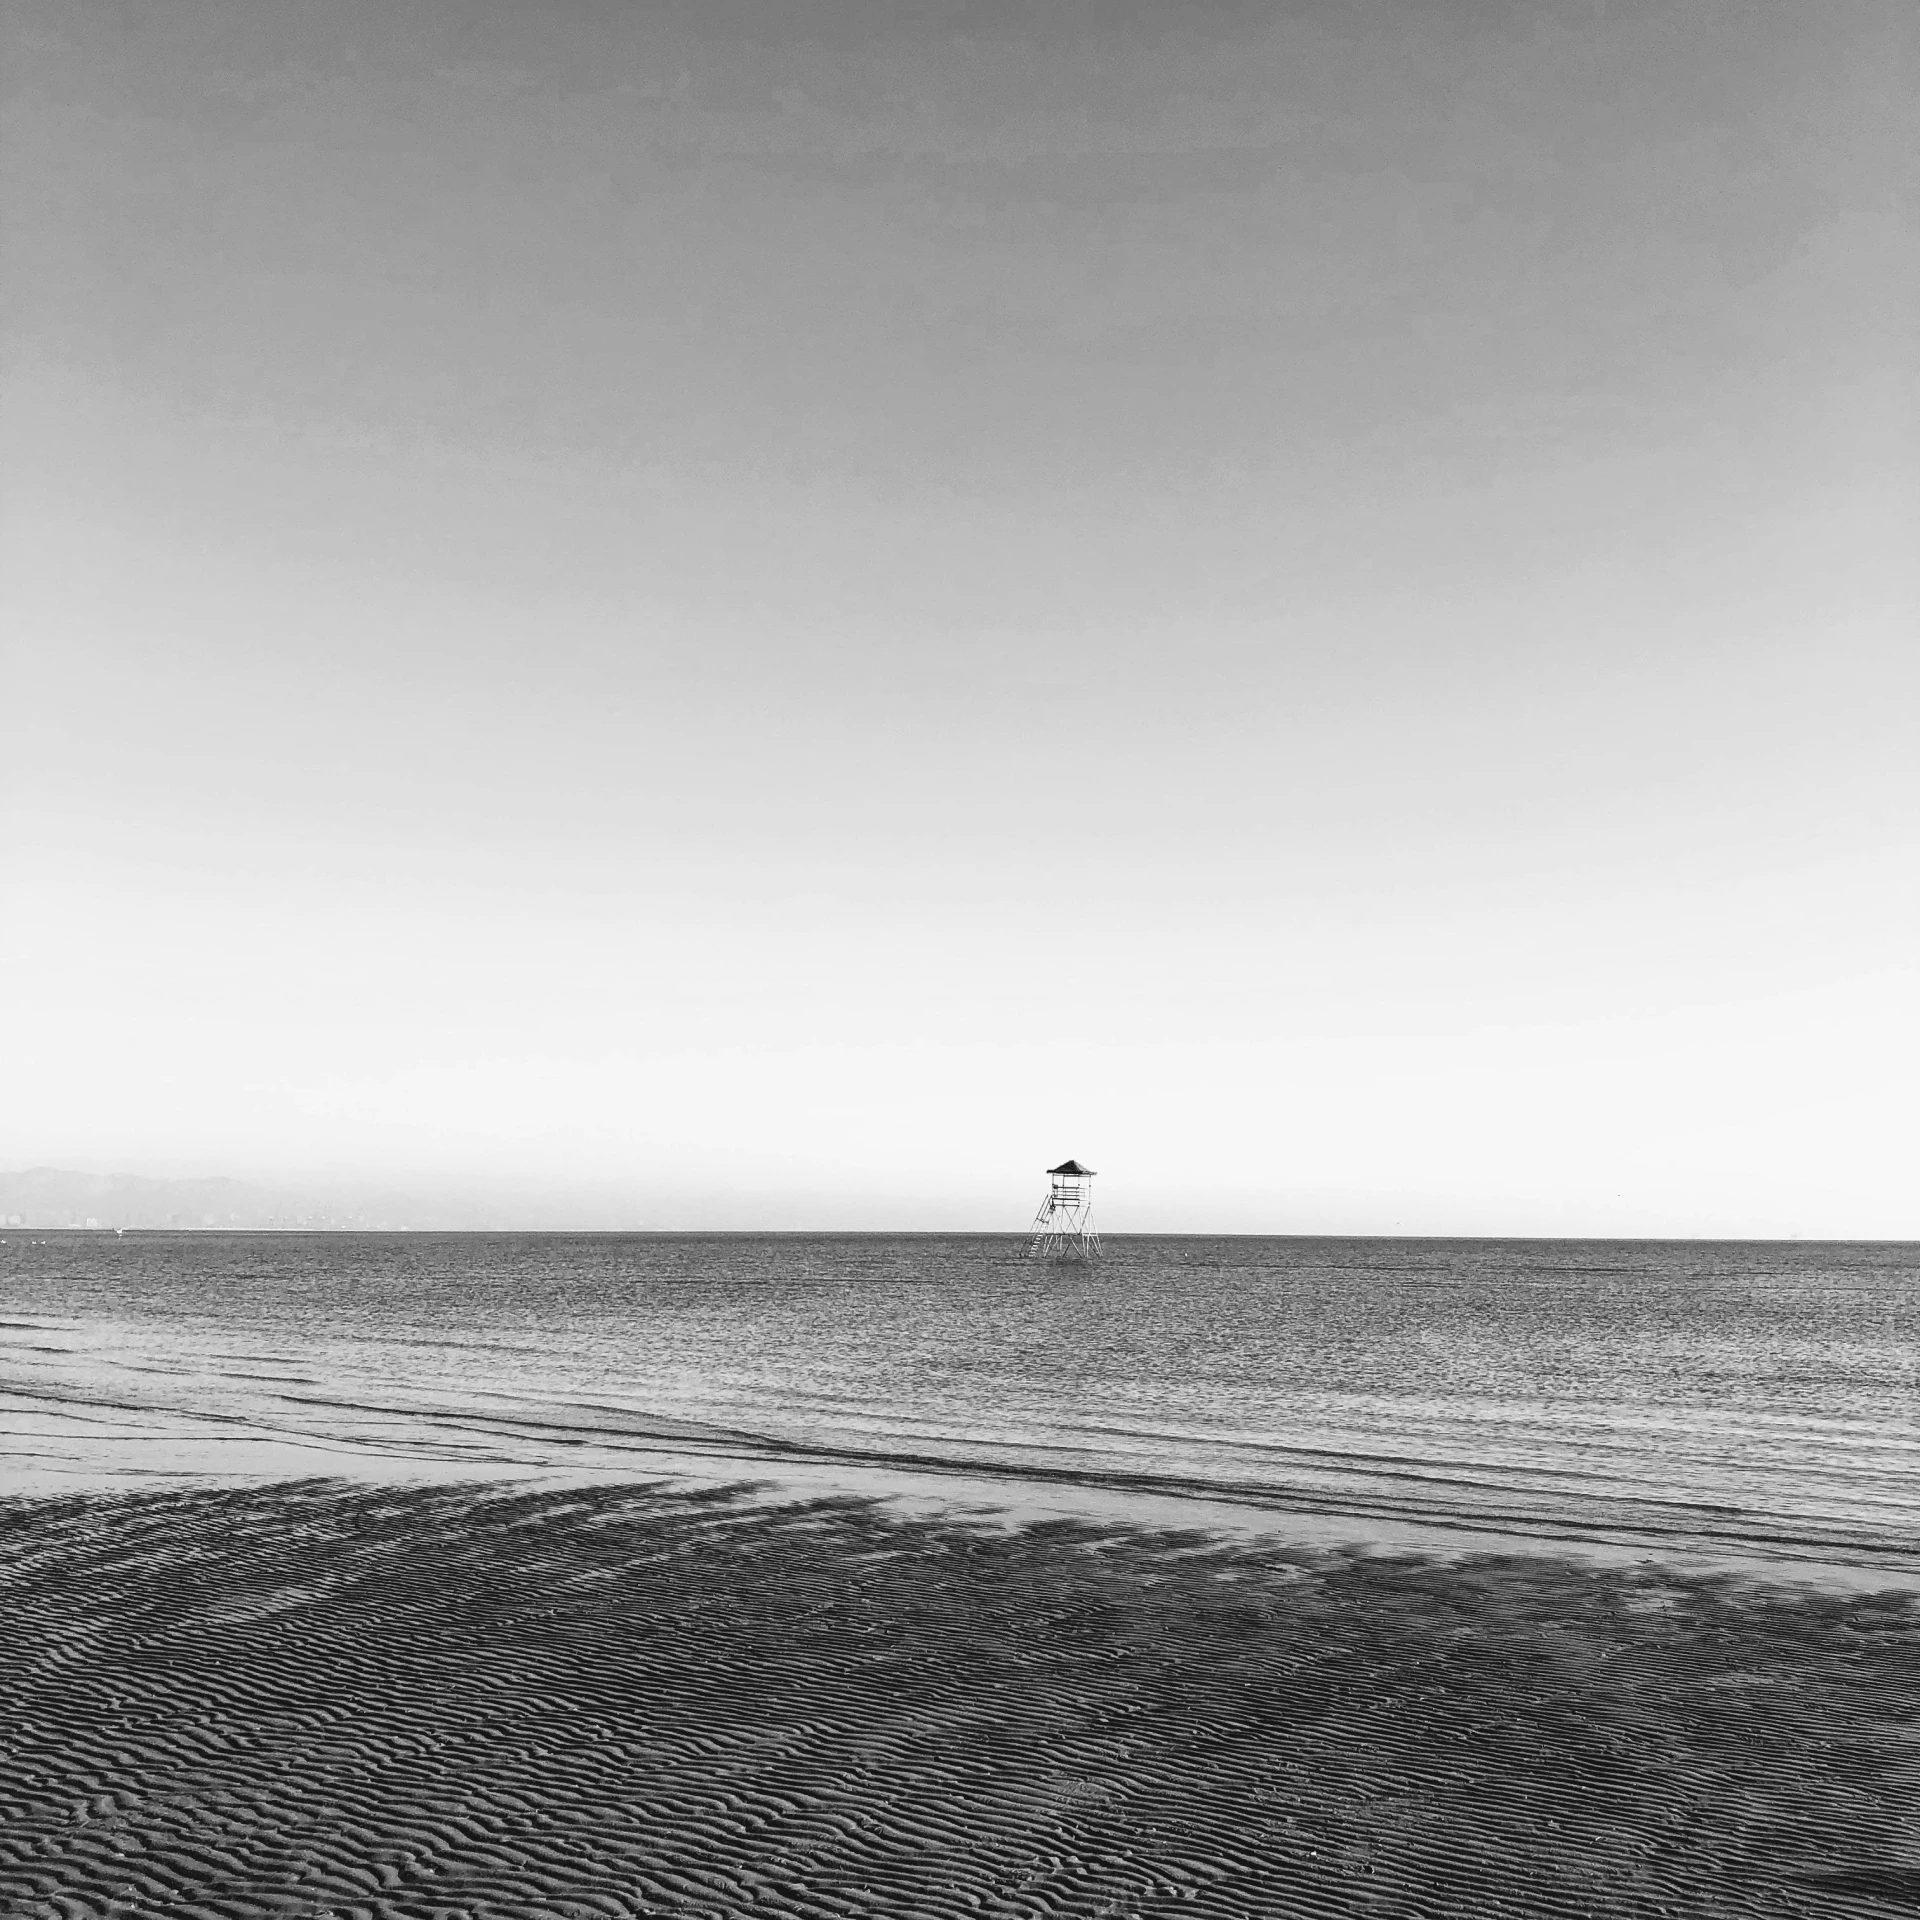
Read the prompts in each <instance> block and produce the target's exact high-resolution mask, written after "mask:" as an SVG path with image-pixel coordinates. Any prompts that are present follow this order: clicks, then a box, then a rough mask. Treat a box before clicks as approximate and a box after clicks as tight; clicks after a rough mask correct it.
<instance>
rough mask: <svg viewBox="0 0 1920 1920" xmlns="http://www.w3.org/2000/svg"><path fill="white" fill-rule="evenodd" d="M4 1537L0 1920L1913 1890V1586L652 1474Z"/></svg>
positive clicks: (1917, 1773) (329, 1494)
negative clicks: (755, 1488) (946, 1509)
mask: <svg viewBox="0 0 1920 1920" xmlns="http://www.w3.org/2000/svg"><path fill="white" fill-rule="evenodd" d="M0 1529H3V1532H0V1570H3V1572H0V1581H3V1584H0V1642H4V1675H5V1683H6V1689H7V1695H8V1698H7V1712H6V1722H7V1724H6V1725H5V1728H4V1731H3V1732H0V1912H4V1913H6V1914H7V1915H9V1916H29V1915H42V1914H45V1915H54V1914H59V1915H97V1914H105V1913H109V1912H120V1913H124V1914H134V1915H146V1914H182V1915H191V1914H209V1915H211V1914H221V1915H228V1916H232V1915H251V1914H263V1915H264V1914H304V1915H314V1916H320V1915H329V1914H330V1915H336V1916H345V1915H378V1916H410V1917H411V1916H418V1917H419V1920H427V1917H428V1916H434V1917H436V1920H450V1917H451V1916H455V1915H467V1916H473V1920H480V1916H494V1915H500V1916H506V1915H514V1916H526V1917H527V1920H536V1917H537V1920H549V1917H550V1916H560V1915H631V1914H650V1913H651V1914H669V1913H671V1914H682V1915H686V1914H706V1915H734V1914H742V1913H769V1914H817V1915H822V1916H826V1915H835V1916H838V1915H847V1914H857V1913H873V1914H903V1915H936V1914H947V1913H953V1914H960V1913H972V1914H1005V1915H1023V1916H1037V1915H1044V1914H1058V1915H1087V1916H1093V1915H1112V1916H1118V1915H1149V1914H1162V1913H1164V1914H1197V1913H1211V1914H1219V1915H1247V1914H1262V1913H1276V1914H1349V1913H1379V1914H1426V1915H1452V1914H1459V1915H1463V1916H1465V1915H1475V1916H1479V1915H1493V1914H1514V1915H1537V1914H1554V1913H1559V1914H1569V1915H1572V1914H1582V1915H1585V1914H1636V1915H1639V1914H1649V1915H1650V1914H1657V1913H1662V1912H1665V1913H1671V1914H1674V1915H1688V1916H1692V1915H1712V1914H1722V1913H1724V1914H1730V1915H1731V1914H1739V1915H1746V1916H1752V1915H1774V1914H1777V1915H1796V1916H1798V1915H1823V1914H1845V1913H1855V1914H1861V1915H1880V1916H1884V1915H1887V1914H1890V1913H1896V1912H1899V1911H1902V1910H1909V1911H1910V1910H1912V1909H1913V1908H1914V1907H1915V1906H1916V1905H1920V1835H1917V1834H1916V1828H1915V1823H1914V1821H1913V1819H1912V1812H1913V1808H1914V1807H1915V1806H1916V1805H1920V1743H1916V1738H1915V1727H1916V1725H1920V1599H1916V1597H1915V1596H1914V1595H1913V1594H1911V1593H1905V1592H1894V1591H1888V1592H1881V1593H1858V1592H1855V1593H1846V1592H1820V1591H1816V1590H1814V1589H1811V1588H1797V1589H1795V1588H1786V1587H1776V1588H1768V1587H1762V1586H1758V1585H1754V1584H1752V1583H1748V1582H1742V1581H1739V1580H1735V1579H1732V1578H1729V1577H1726V1576H1710V1575H1677V1574H1673V1573H1670V1572H1669V1573H1661V1572H1656V1571H1652V1570H1649V1569H1645V1568H1630V1567H1604V1566H1592V1565H1586V1566H1575V1565H1572V1564H1566V1563H1560V1562H1556V1561H1554V1560H1552V1559H1548V1558H1543V1557H1540V1556H1538V1555H1534V1556H1529V1557H1526V1558H1502V1559H1492V1558H1483V1559H1468V1560H1455V1561H1450V1562H1445V1561H1438V1560H1431V1559H1416V1558H1409V1557H1387V1556H1384V1555H1381V1554H1377V1553H1376V1554H1363V1553H1359V1552H1330V1551H1327V1550H1324V1549H1317V1550H1316V1549H1309V1548H1304V1547H1297V1546H1296V1547H1291V1548H1289V1547H1286V1546H1283V1545H1279V1544H1275V1543H1271V1542H1268V1543H1255V1542H1247V1541H1241V1542H1239V1543H1237V1544H1223V1543H1221V1542H1220V1541H1218V1540H1217V1539H1209V1538H1208V1537H1205V1536H1200V1535H1194V1534H1185V1535H1181V1534H1164V1533H1163V1534H1149V1533H1143V1532H1140V1531H1137V1530H1134V1531H1130V1530H1127V1529H1124V1528H1121V1527H1117V1526H1116V1527H1096V1526H1092V1525H1087V1524H1075V1523H1061V1524H1056V1525H1051V1526H1038V1527H1028V1528H1013V1529H1007V1528H1002V1529H998V1530H996V1529H992V1528H987V1527H981V1526H966V1525H958V1524H954V1523H953V1522H951V1521H946V1520H941V1519H938V1518H931V1517H918V1518H903V1517H900V1516H899V1515H898V1514H893V1515H889V1514H887V1513H885V1512H883V1511H881V1510H879V1509H878V1508H876V1507H874V1506H872V1505H869V1504H863V1503H857V1502H850V1501H844V1500H842V1501H825V1502H813V1503H810V1504H806V1505H801V1506H785V1507H772V1508H770V1507H768V1506H767V1505H766V1504H765V1503H764V1502H751V1501H747V1500H745V1499H742V1498H739V1497H737V1496H736V1495H733V1494H725V1493H723V1494H716V1495H709V1496H706V1497H690V1496H687V1495H685V1494H673V1493H668V1492H664V1491H661V1490H658V1489H654V1490H648V1489H637V1488H633V1487H625V1488H606V1487H600V1488H584V1489H574V1490H570V1491H566V1492H551V1491H548V1492H537V1493H526V1492H520V1493H514V1494H510V1495H508V1494H501V1493H500V1492H498V1491H497V1490H496V1491H484V1490H483V1491H475V1490H472V1489H446V1488H440V1489H427V1490H410V1491H403V1492H396V1491H394V1490H392V1489H370V1488H360V1489H353V1490H349V1489H344V1488H341V1487H339V1486H337V1485H335V1486H328V1485H317V1484H316V1485H309V1486H302V1487H292V1488H289V1487H284V1486H283V1487H279V1488H269V1489H252V1490H243V1491H227V1492H206V1491H200V1492H192V1493H176V1494H153V1495H146V1496H137V1497H115V1498H105V1497H95V1498H88V1499H78V1500H67V1501H61V1502H57V1503H54V1502H15V1503H11V1504H9V1505H6V1506H4V1507H0ZM116 1903H117V1904H116Z"/></svg>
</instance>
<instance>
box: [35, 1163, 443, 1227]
mask: <svg viewBox="0 0 1920 1920" xmlns="http://www.w3.org/2000/svg"><path fill="white" fill-rule="evenodd" d="M477 1224H479V1223H478V1222H476V1221H468V1220H463V1219H459V1218H455V1217H451V1216H450V1213H449V1211H448V1210H446V1209H441V1208H433V1207H426V1206H422V1205H420V1204H419V1203H417V1202H414V1201H410V1200H408V1199H407V1198H406V1197H404V1196H402V1195H395V1194H375V1195H365V1196H346V1195H339V1194H331V1195H328V1194H319V1193H314V1192H301V1191H298V1190H293V1189H277V1188H272V1187H263V1186H253V1185H250V1184H249V1183H248V1182H246V1181H244V1180H224V1179H207V1180H149V1179H146V1178H144V1177H143V1176H141V1175H139V1174H133V1173H72V1172H69V1171H68V1170H67V1169H65V1168H63V1167H29V1168H27V1169H26V1171H25V1172H23V1173H0V1227H8V1226H13V1227H194V1228H201V1229H205V1228H214V1227H227V1228H236V1227H249V1228H261V1227H314V1228H320V1227H336V1228H338V1227H359V1228H365V1229H369V1230H377V1229H380V1228H387V1229H397V1228H407V1227H419V1228H429V1227H460V1226H468V1225H477Z"/></svg>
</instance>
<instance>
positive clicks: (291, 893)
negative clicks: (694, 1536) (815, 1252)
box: [0, 0, 1920, 1236]
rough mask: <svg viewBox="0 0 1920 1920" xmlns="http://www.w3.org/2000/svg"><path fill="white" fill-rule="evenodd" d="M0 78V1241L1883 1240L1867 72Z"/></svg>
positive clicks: (970, 57)
mask: <svg viewBox="0 0 1920 1920" xmlns="http://www.w3.org/2000/svg"><path fill="white" fill-rule="evenodd" d="M8 18H9V22H10V24H9V28H8V44H7V47H6V50H5V52H6V60H5V64H6V68H7V71H8V74H9V77H10V84H11V90H12V91H11V101H10V105H9V108H8V116H7V120H6V130H5V136H4V152H3V153H0V161H3V162H4V175H5V185H4V196H5V200H4V205H5V215H6V223H7V231H6V253H5V260H4V269H5V292H6V299H7V307H6V328H7V337H6V344H7V360H8V376H7V384H6V402H5V404H6V415H5V421H4V425H5V430H6V441H7V460H6V471H5V479H4V488H5V491H4V500H3V502H0V504H3V505H4V512H5V518H4V553H3V554H0V559H3V561H4V590H5V609H4V612H5V619H6V632H7V639H6V642H5V647H6V651H5V655H4V680H3V682H0V701H3V702H4V731H3V732H0V754H3V755H4V772H3V773H0V781H3V782H4V784H3V786H0V797H3V799H4V815H5V817H4V840H3V841H0V857H3V858H4V886H3V888H0V916H3V925H0V969H3V971H4V978H3V979H0V1164H12V1165H24V1164H29V1163H36V1162H47V1163H53V1164H57V1165H68V1166H79V1167H85V1168H92V1169H98V1170H103V1171H109V1170H137V1171H143V1172H150V1173H189V1172H196V1173H197V1172H221V1173H231V1174H238V1175H254V1176H262V1175H267V1176H273V1177H278V1178H290V1177H291V1178H311V1179H314V1180H345V1179H353V1178H364V1177H372V1178H377V1179H380V1180H383V1181H386V1182H388V1183H390V1184H411V1185H412V1186H413V1187H414V1188H415V1189H416V1190H423V1189H437V1188H446V1189H452V1188H460V1187H465V1188H474V1187H485V1186H489V1185H492V1186H497V1188H498V1190H499V1191H500V1193H501V1194H502V1195H505V1196H509V1197H511V1198H512V1200H513V1204H515V1205H519V1206H524V1207H525V1208H526V1209H529V1210H537V1209H540V1208H544V1209H546V1212H547V1214H548V1215H551V1214H552V1212H553V1210H554V1209H555V1208H556V1207H560V1208H564V1207H565V1206H568V1205H576V1204H577V1205H578V1206H579V1207H580V1208H581V1209H582V1214H581V1217H583V1218H584V1217H587V1215H588V1213H591V1214H592V1217H594V1218H597V1219H598V1218H613V1217H619V1218H630V1219H632V1220H634V1221H636V1222H645V1223H648V1224H653V1225H700V1224H712V1225H761V1224H768V1225H795V1226H798V1225H815V1224H844V1225H850V1226H858V1225H879V1224H901V1225H941V1224H952V1225H958V1226H984V1227H1010V1228H1017V1227H1019V1226H1020V1225H1022V1224H1023V1223H1024V1220H1025V1218H1026V1217H1027V1215H1028V1214H1029V1213H1030V1211H1031V1208H1032V1205H1033V1203H1034V1202H1035V1201H1036V1200H1037V1198H1038V1194H1039V1188H1040V1186H1041V1185H1042V1180H1041V1177H1040V1170H1041V1169H1043V1168H1044V1167H1045V1166H1047V1165H1048V1164H1049V1163H1050V1162H1052V1161H1054V1160H1057V1159H1059V1158H1061V1157H1062V1156H1063V1155H1066V1154H1077V1155H1079V1156H1080V1157H1081V1158H1083V1159H1084V1160H1086V1161H1088V1162H1089V1163H1090V1164H1091V1165H1093V1166H1095V1167H1097V1168H1099V1169H1100V1171H1101V1176H1102V1177H1101V1182H1100V1200H1101V1209H1100V1210H1101V1213H1102V1216H1103V1223H1104V1224H1106V1225H1108V1226H1109V1227H1112V1228H1115V1229H1121V1228H1127V1227H1135V1228H1152V1227H1165V1228H1196V1229H1204V1228H1208V1227H1220V1228H1250V1229H1270V1230H1276V1231H1284V1230H1294V1229H1300V1230H1349V1231H1374V1230H1379V1231H1393V1230H1403V1231H1434V1232H1449V1231H1493V1232H1498V1231H1508V1232H1548V1233H1552V1232H1569V1233H1577V1232H1608V1231H1615V1232H1680V1233H1687V1232H1710V1233H1753V1234H1773V1233H1796V1232H1797V1233H1807V1234H1860V1235H1872V1234H1896V1235H1913V1236H1920V1126H1917V1125H1916V1107H1915V1088H1916V1086H1917V1085H1920V962H1917V959H1916V956H1920V751H1917V750H1916V733H1917V732H1920V725H1917V718H1920V704H1916V703H1917V701H1920V565H1917V564H1916V557H1915V556H1916V553H1920V542H1916V541H1915V540H1914V538H1913V532H1914V528H1915V527H1916V526H1917V525H1920V417H1917V414H1916V401H1915V392H1916V381H1915V375H1916V350H1915V344H1914V342H1915V333H1914V316H1915V313H1916V312H1917V311H1920V271H1917V270H1916V259H1917V257H1920V256H1917V251H1916V237H1915V224H1914V216H1915V209H1916V196H1915V179H1916V174H1915V166H1916V158H1915V157H1916V155H1920V116H1917V115H1916V111H1915V105H1914V103H1915V101H1916V100H1917V99H1920V9H1917V8H1915V7H1914V6H1913V5H1912V4H1911V0H1822V4H1820V5H1818V6H1809V5H1807V4H1805V3H1804V0H1739V3H1737V4H1736V3H1735V0H1579V4H1571V3H1569V4H1552V3H1551V0H1548V3H1547V4H1542V3H1541V0H1511V3H1510V4H1508V3H1504V0H1399V3H1398V4H1378V5H1370V4H1333V3H1332V0H1327V3H1326V4H1318V5H1303V4H1292V5H1274V4H1269V5H1261V6H1252V5H1224V4H1222V5H1213V4H1208V3H1207V0H1151V3H1150V4H1140V3H1139V0H1022V3H1021V4H1013V3H1012V0H1002V3H1001V4H994V5H958V4H956V5H936V4H909V3H907V0H900V3H899V4H881V0H871V3H869V0H688V3H687V4H684V5H647V4H631V3H627V0H593V3H592V4H587V3H586V0H540V4H537V5H536V4H534V3H533V0H520V4H516V5H505V4H493V3H489V0H464V3H461V4H455V3H454V0H413V3H412V4H407V3H406V0H167V4H166V5H164V6H156V7H143V6H126V5H118V4H114V5H108V4H99V3H98V0H27V4H10V5H9V8H8ZM569 1196H572V1197H571V1198H569ZM529 1217H531V1213H530V1215H529Z"/></svg>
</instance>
